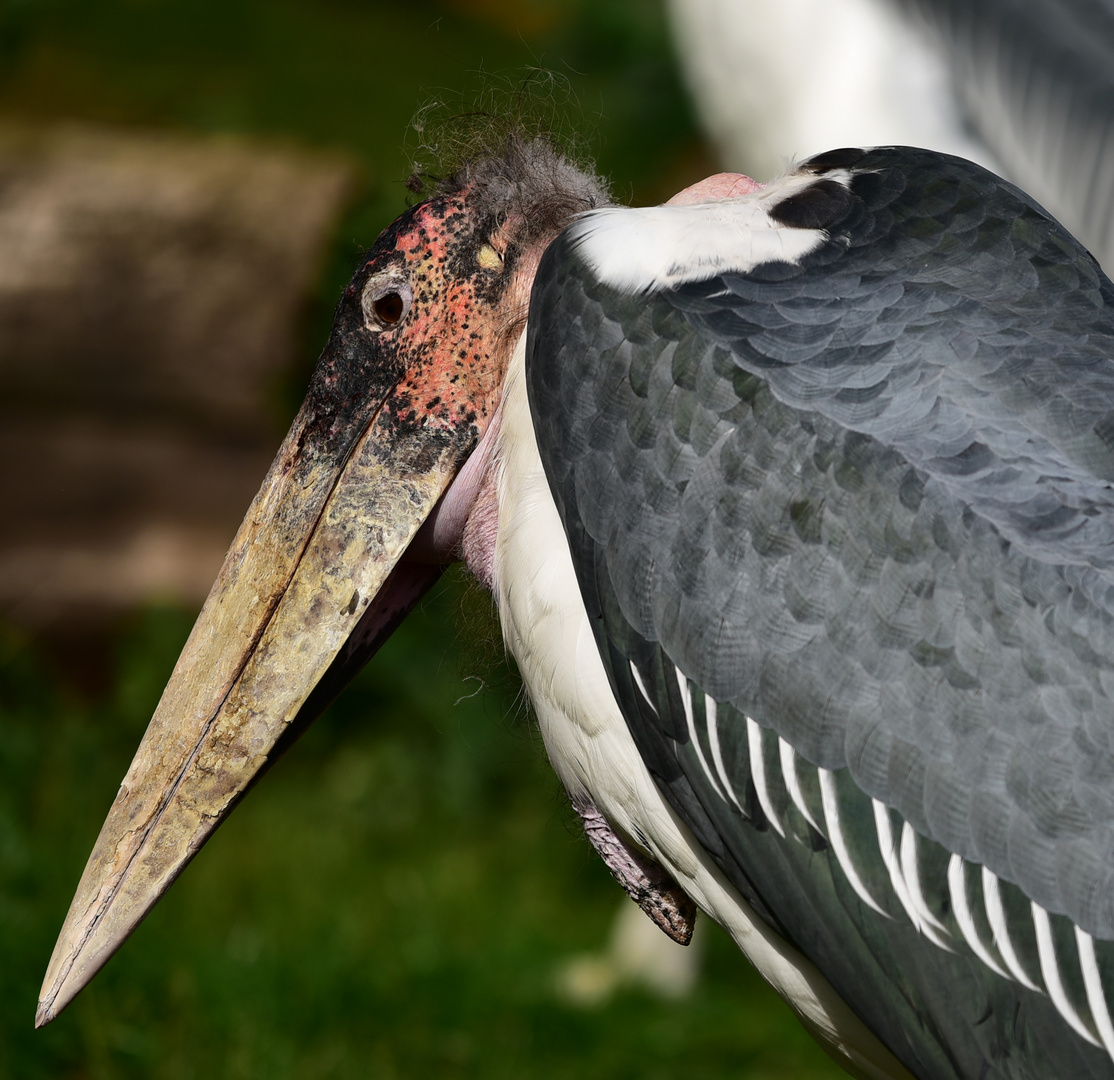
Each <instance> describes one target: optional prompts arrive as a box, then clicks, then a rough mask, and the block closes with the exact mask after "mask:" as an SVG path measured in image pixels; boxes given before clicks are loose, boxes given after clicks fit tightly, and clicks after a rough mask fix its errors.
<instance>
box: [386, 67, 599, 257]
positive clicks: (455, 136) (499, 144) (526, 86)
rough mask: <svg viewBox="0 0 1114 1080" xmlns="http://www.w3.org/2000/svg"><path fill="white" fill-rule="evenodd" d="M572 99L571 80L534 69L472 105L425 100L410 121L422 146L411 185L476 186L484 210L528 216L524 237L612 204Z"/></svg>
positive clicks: (432, 190) (423, 190)
mask: <svg viewBox="0 0 1114 1080" xmlns="http://www.w3.org/2000/svg"><path fill="white" fill-rule="evenodd" d="M571 101H572V98H571V90H570V89H569V88H568V83H567V81H565V80H564V79H562V78H561V77H560V76H558V75H555V74H554V73H553V72H548V71H534V72H531V73H530V75H529V76H528V77H527V79H525V80H523V82H522V83H520V84H519V85H518V86H517V87H515V88H514V89H513V90H507V89H499V88H498V87H488V88H487V89H485V90H484V91H483V93H482V95H481V97H480V100H479V102H478V103H477V106H476V107H474V108H472V109H469V110H467V111H456V112H454V111H452V110H450V108H449V107H448V106H447V105H446V104H445V103H444V102H440V101H437V102H432V103H430V104H428V105H426V106H425V107H424V108H423V109H422V110H420V111H419V113H418V115H417V116H416V117H415V118H414V120H413V122H412V124H411V127H412V130H413V131H414V133H415V134H416V135H417V137H418V139H419V146H418V148H417V154H416V161H415V165H414V171H413V173H412V174H411V176H410V178H409V179H408V180H407V182H406V186H407V188H408V190H410V191H411V192H412V193H413V194H414V195H416V196H418V197H419V198H423V199H424V198H429V197H430V196H433V195H443V194H451V193H452V192H455V191H460V190H461V189H463V188H464V187H472V188H473V189H474V190H475V191H476V193H477V195H478V198H479V199H480V200H481V204H480V208H479V209H480V211H481V212H482V210H483V203H484V202H487V203H489V204H490V207H491V212H492V214H493V215H496V216H503V215H507V214H515V215H520V216H521V217H522V218H523V219H524V221H525V222H526V232H525V233H520V234H519V237H520V240H521V241H522V242H528V241H529V240H530V239H532V238H533V237H536V236H541V235H545V234H550V233H553V232H556V231H558V230H560V229H561V228H563V227H564V226H565V225H567V224H568V223H569V222H570V221H571V220H572V219H573V218H574V217H575V216H576V215H577V214H579V213H581V212H583V211H584V210H591V209H593V208H595V207H597V206H604V205H606V204H607V203H608V202H609V201H610V199H609V196H608V190H607V184H606V182H605V181H603V180H602V179H600V178H599V177H598V176H596V174H595V171H594V169H592V167H591V166H590V165H588V164H587V161H588V158H587V155H586V154H585V153H584V148H583V145H582V143H581V141H580V140H579V139H578V137H577V136H575V135H572V134H570V133H569V132H570V131H571V130H572V128H571V126H570V125H569V124H568V122H567V112H568V110H569V108H570V105H571ZM562 107H564V113H563V111H562Z"/></svg>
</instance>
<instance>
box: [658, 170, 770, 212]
mask: <svg viewBox="0 0 1114 1080" xmlns="http://www.w3.org/2000/svg"><path fill="white" fill-rule="evenodd" d="M765 186H766V185H765V184H760V183H758V181H757V180H752V179H751V178H750V177H749V176H744V175H743V174H742V173H737V172H721V173H716V175H715V176H709V177H708V178H707V179H706V180H701V181H700V182H699V183H696V184H692V185H691V186H689V187H687V188H685V190H684V191H678V192H677V194H676V195H674V196H673V198H672V199H670V200H669V201H668V202H667V203H666V204H665V205H666V206H691V205H692V204H693V203H703V202H721V201H722V200H724V199H737V198H739V196H740V195H749V194H750V193H751V192H752V191H761V190H762V188H764V187H765Z"/></svg>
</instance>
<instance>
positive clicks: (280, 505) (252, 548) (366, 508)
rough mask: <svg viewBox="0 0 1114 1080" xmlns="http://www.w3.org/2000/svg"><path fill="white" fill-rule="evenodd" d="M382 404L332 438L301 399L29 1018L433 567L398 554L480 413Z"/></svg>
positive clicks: (131, 774)
mask: <svg viewBox="0 0 1114 1080" xmlns="http://www.w3.org/2000/svg"><path fill="white" fill-rule="evenodd" d="M388 406H389V393H388V394H387V395H383V394H380V396H379V400H378V402H376V401H375V400H374V398H373V399H372V400H371V402H370V403H369V404H367V405H365V406H363V407H362V415H350V416H347V417H345V418H343V419H344V421H345V422H344V424H343V427H344V428H345V429H346V430H347V431H349V432H351V433H353V434H351V435H349V436H348V437H339V438H338V437H336V431H337V428H338V426H341V425H340V424H339V421H338V420H337V417H336V416H335V415H332V416H329V417H327V418H326V419H328V420H329V421H330V423H331V427H329V425H325V424H323V421H322V420H321V417H320V409H318V410H317V411H316V412H315V410H314V408H313V406H312V405H311V404H310V401H307V404H306V405H305V406H303V409H302V412H301V413H300V414H299V416H298V418H297V420H296V421H295V423H294V426H293V427H292V429H291V431H290V434H289V435H288V436H287V438H286V440H285V442H284V443H283V445H282V447H281V449H280V450H279V453H278V456H277V458H276V459H275V461H274V464H273V465H272V466H271V470H270V472H269V474H268V476H267V477H266V479H265V480H264V483H263V486H262V488H261V489H260V491H259V494H258V495H257V496H256V498H255V500H254V502H253V503H252V505H251V507H250V508H249V510H248V513H247V516H246V517H245V518H244V521H243V524H242V525H241V526H240V530H239V533H238V534H237V536H236V538H235V540H234V541H233V544H232V547H231V549H230V550H229V552H228V555H227V557H226V558H225V562H224V566H223V567H222V569H221V572H220V575H219V577H218V578H217V581H216V583H215V584H214V586H213V589H212V592H211V593H210V595H209V598H208V600H207V601H206V603H205V606H204V608H203V610H202V612H201V614H200V616H199V617H198V620H197V623H196V625H195V626H194V628H193V632H192V633H191V635H190V638H189V641H188V642H187V644H186V646H185V649H184V650H183V652H182V656H181V658H180V659H179V661H178V664H177V666H176V667H175V669H174V673H173V675H172V676H171V679H170V682H169V684H168V685H167V688H166V690H165V691H164V693H163V696H162V700H161V701H160V703H159V706H158V709H157V710H156V712H155V715H154V717H153V719H152V721H151V724H150V727H149V728H148V730H147V733H146V735H145V736H144V738H143V741H142V743H141V744H140V747H139V750H138V752H137V753H136V756H135V759H134V761H133V762H132V765H131V768H130V769H129V770H128V773H127V775H126V776H125V778H124V781H123V784H122V785H121V788H120V792H119V794H118V795H117V797H116V800H115V802H114V803H113V804H112V808H111V810H110V812H109V815H108V819H107V820H106V821H105V824H104V827H103V828H102V830H101V833H100V836H99V838H98V839H97V843H96V846H95V848H94V850H93V853H92V855H91V856H90V858H89V862H88V865H87V866H86V868H85V872H84V874H83V875H82V878H81V882H80V884H79V886H78V889H77V894H76V896H75V897H74V900H73V903H72V904H71V906H70V909H69V913H68V915H67V917H66V921H65V925H64V926H63V929H62V932H61V935H60V937H59V939H58V943H57V945H56V946H55V949H54V954H53V956H52V957H51V960H50V966H49V968H48V970H47V974H46V978H45V980H44V982H43V987H42V992H41V994H40V1004H39V1010H38V1014H37V1017H36V1025H37V1026H42V1025H43V1024H46V1023H48V1022H49V1021H50V1020H51V1019H53V1018H54V1017H55V1016H56V1015H57V1014H58V1012H59V1011H60V1010H61V1009H62V1008H64V1007H65V1006H66V1005H67V1004H68V1003H69V1002H70V1001H71V1000H72V998H73V997H74V995H75V994H77V993H78V991H79V990H81V989H82V987H84V986H85V985H86V983H88V982H89V980H90V979H91V978H92V977H93V976H94V975H95V974H96V972H97V971H98V970H99V969H100V968H101V967H102V966H103V965H104V964H105V963H106V961H107V960H108V959H109V958H110V957H111V955H112V954H113V953H114V952H115V951H116V949H117V948H119V947H120V945H121V944H122V943H123V942H124V940H125V939H126V938H127V937H128V935H129V934H131V932H132V931H133V930H134V929H135V927H136V926H137V925H138V924H139V922H140V921H141V920H142V919H143V918H144V916H146V914H147V913H148V912H149V911H150V910H151V908H152V907H153V906H154V904H155V902H156V901H157V900H158V898H159V897H160V896H161V895H162V894H163V893H164V892H165V891H166V889H167V888H168V887H169V886H170V884H171V883H172V882H173V881H174V879H175V878H176V877H177V876H178V874H180V873H181V872H182V870H183V869H184V867H185V866H186V864H187V863H188V862H189V861H190V859H191V858H193V856H194V855H195V854H196V853H197V851H198V850H199V849H200V848H201V846H202V845H203V844H204V843H205V841H206V840H207V839H208V837H209V836H210V835H211V834H212V832H213V830H214V829H216V827H217V826H218V825H219V824H220V823H221V821H222V820H223V819H224V818H225V817H226V816H227V815H228V813H229V811H230V810H231V809H232V807H233V806H234V805H235V804H236V802H237V801H238V800H239V798H240V797H241V796H242V795H243V794H244V792H245V791H246V790H247V789H248V788H249V786H250V785H251V784H252V782H253V781H254V780H255V779H256V778H257V777H258V776H259V774H260V773H261V771H262V770H264V769H265V768H266V766H267V765H268V763H269V762H270V761H272V760H273V759H274V758H275V757H276V756H277V754H278V753H279V752H281V750H282V749H283V748H284V747H285V745H286V744H287V743H288V742H289V741H290V740H291V737H292V733H293V732H294V731H295V730H296V729H299V728H301V727H304V726H305V724H306V723H308V720H310V719H312V718H313V717H312V715H307V714H311V713H316V712H319V711H320V709H321V708H323V706H324V704H327V701H328V699H329V698H330V697H331V696H333V695H334V694H335V693H336V692H337V691H339V689H340V686H341V684H342V683H343V682H345V681H347V678H349V677H350V676H351V675H352V674H354V673H355V671H356V670H358V668H359V667H360V666H361V665H362V663H363V662H364V661H365V660H366V659H367V657H368V656H369V655H370V653H371V652H372V651H374V649H375V648H377V647H378V645H379V644H380V643H381V642H382V641H383V640H385V638H386V637H387V636H388V635H389V633H390V632H391V630H393V629H394V627H395V625H397V623H398V621H399V620H400V619H401V618H402V616H403V615H404V614H405V612H406V611H407V610H408V609H409V607H410V606H412V604H413V603H414V602H416V600H417V599H418V598H419V597H420V596H421V594H422V593H423V592H425V590H426V589H427V588H428V587H429V586H430V585H431V584H432V583H433V582H434V581H435V580H436V579H437V577H438V576H439V574H440V568H439V567H437V566H435V565H428V564H420V563H410V562H406V563H403V564H401V565H400V563H399V560H400V557H401V556H402V554H403V552H404V551H405V550H406V547H407V545H408V544H409V543H410V541H411V539H412V538H413V536H414V534H415V533H416V532H417V530H418V529H419V527H420V526H421V524H422V522H423V521H424V520H425V519H426V517H427V516H428V515H429V514H430V512H431V510H432V509H433V507H434V506H435V504H436V503H437V500H438V499H439V497H440V496H441V494H442V493H443V492H444V490H445V489H446V488H447V486H448V485H449V484H450V483H451V481H452V478H453V477H454V475H455V474H456V472H457V470H458V469H459V468H460V466H461V464H462V462H463V461H464V460H465V458H466V457H467V456H468V454H469V453H470V452H471V450H472V449H473V447H474V445H475V441H476V432H475V428H474V427H473V428H471V430H466V429H464V428H461V429H458V430H456V431H454V430H451V429H446V428H444V427H441V428H436V429H432V428H430V427H426V426H422V425H414V424H409V425H400V423H399V419H398V413H397V411H396V410H392V409H391V408H390V407H388ZM350 411H351V410H350ZM359 411H360V410H357V412H359ZM326 428H328V430H325V429H326ZM346 643H347V645H346ZM342 650H343V651H342ZM323 678H324V680H325V681H324V682H323V683H322V679H323ZM319 683H321V685H320V686H318V684H319ZM315 687H318V689H317V692H316V693H313V694H312V698H311V693H312V692H313V691H314V688H315ZM307 698H309V699H310V700H309V702H308V704H307Z"/></svg>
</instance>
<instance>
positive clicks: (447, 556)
mask: <svg viewBox="0 0 1114 1080" xmlns="http://www.w3.org/2000/svg"><path fill="white" fill-rule="evenodd" d="M763 186H764V185H763V184H759V183H757V182H756V181H754V180H752V179H751V178H750V177H749V176H744V175H743V174H742V173H726V172H725V173H716V175H715V176H709V177H708V178H707V179H705V180H701V181H699V182H698V183H696V184H692V185H691V186H689V187H687V188H685V189H684V190H683V191H679V192H677V194H676V195H674V196H673V198H671V199H670V200H669V201H668V202H667V203H666V204H665V205H666V206H691V205H693V204H695V203H707V202H720V201H722V200H724V199H737V198H739V197H740V196H742V195H749V194H750V193H751V192H754V191H760V190H761V189H762V188H763ZM540 258H541V251H540V250H538V251H530V252H525V253H523V257H522V259H521V260H520V264H519V275H520V276H521V277H523V278H526V277H529V278H530V279H532V277H533V273H534V271H535V270H536V269H537V264H538V260H539V259H540ZM529 284H530V282H529V281H521V282H520V283H519V288H520V289H521V290H522V295H523V296H525V295H528V292H529ZM498 430H499V413H498V411H496V413H495V415H494V416H493V417H492V421H491V423H490V425H489V427H488V429H487V431H486V432H485V434H484V437H483V439H482V441H481V442H480V445H479V446H478V447H477V449H476V450H475V451H474V452H473V453H472V456H471V457H470V458H469V459H468V461H467V463H466V464H465V465H464V468H463V469H461V471H460V475H459V476H458V477H457V478H456V480H454V481H453V483H452V486H451V487H450V488H449V489H448V491H446V492H445V494H444V495H443V496H442V498H441V501H440V502H439V503H438V505H437V507H436V509H435V510H434V512H433V513H432V514H431V515H430V517H429V518H428V520H427V521H426V522H425V524H424V525H423V526H422V528H421V531H420V532H419V533H418V535H417V536H416V537H415V538H414V541H413V543H412V544H411V545H410V548H409V550H408V551H407V553H406V556H405V558H406V559H407V560H409V561H413V562H437V563H445V562H450V561H452V560H453V559H456V558H461V557H463V558H464V560H465V562H466V563H467V564H468V568H469V569H470V570H471V571H472V573H473V574H474V575H475V576H476V578H477V579H478V580H479V581H480V584H482V585H484V586H485V587H487V588H489V589H490V588H491V587H492V585H493V580H492V571H493V561H494V555H495V534H496V531H497V528H498V507H497V506H496V497H495V484H494V470H493V469H492V463H493V461H494V455H493V453H492V451H493V449H494V446H495V442H496V438H497V433H498Z"/></svg>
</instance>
